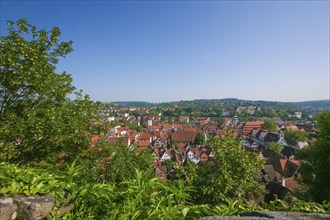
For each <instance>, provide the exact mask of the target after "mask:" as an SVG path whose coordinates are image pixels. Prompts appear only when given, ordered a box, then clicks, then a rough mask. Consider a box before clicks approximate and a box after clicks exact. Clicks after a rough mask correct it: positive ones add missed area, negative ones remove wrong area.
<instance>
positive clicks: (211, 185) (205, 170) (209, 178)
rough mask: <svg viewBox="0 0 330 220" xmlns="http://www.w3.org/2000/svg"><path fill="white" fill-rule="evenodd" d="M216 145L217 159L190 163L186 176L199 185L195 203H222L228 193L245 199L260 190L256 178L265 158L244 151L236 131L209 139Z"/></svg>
mask: <svg viewBox="0 0 330 220" xmlns="http://www.w3.org/2000/svg"><path fill="white" fill-rule="evenodd" d="M208 145H209V146H210V147H211V148H212V149H213V151H214V154H215V161H208V162H207V163H205V164H200V165H198V166H188V168H189V169H190V170H189V172H188V171H187V172H186V174H187V179H188V180H189V181H190V182H191V183H192V186H194V187H195V188H196V189H199V190H198V191H196V192H195V193H194V194H193V196H192V197H193V199H194V201H195V202H196V203H210V204H214V205H215V204H219V203H223V202H225V200H226V198H227V197H230V198H233V199H236V200H244V199H248V198H250V197H251V196H252V192H254V193H257V192H258V191H259V190H260V186H261V183H260V182H259V181H258V180H257V179H258V177H259V176H260V172H261V169H262V162H261V161H260V160H259V159H258V157H257V155H256V154H253V153H250V152H247V151H244V150H243V149H242V148H241V144H240V143H239V142H238V141H237V140H235V138H234V137H233V135H232V134H231V135H228V136H225V137H215V138H211V139H210V140H209V141H208Z"/></svg>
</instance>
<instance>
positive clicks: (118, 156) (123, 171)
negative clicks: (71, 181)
mask: <svg viewBox="0 0 330 220" xmlns="http://www.w3.org/2000/svg"><path fill="white" fill-rule="evenodd" d="M78 161H79V164H80V165H81V166H82V167H83V169H82V170H81V174H80V176H81V178H82V179H83V180H82V181H84V182H89V183H91V182H95V183H96V182H99V183H114V184H120V183H121V182H122V181H124V180H132V179H133V178H134V177H135V169H139V170H143V171H145V172H146V173H149V175H150V173H151V161H152V157H151V152H150V150H149V149H139V148H134V147H132V148H128V147H127V146H126V145H125V144H124V142H123V141H119V142H117V143H112V144H109V143H106V142H101V143H99V144H98V145H96V146H95V147H91V148H89V149H88V150H86V151H84V152H83V153H81V154H80V155H79V160H78Z"/></svg>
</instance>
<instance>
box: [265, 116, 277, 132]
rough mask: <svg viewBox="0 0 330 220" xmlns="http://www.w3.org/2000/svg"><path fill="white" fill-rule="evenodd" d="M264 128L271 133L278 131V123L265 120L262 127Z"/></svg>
mask: <svg viewBox="0 0 330 220" xmlns="http://www.w3.org/2000/svg"><path fill="white" fill-rule="evenodd" d="M262 128H264V129H267V130H268V131H269V132H277V131H278V126H277V124H276V122H275V121H274V120H272V119H266V120H264V124H263V125H262Z"/></svg>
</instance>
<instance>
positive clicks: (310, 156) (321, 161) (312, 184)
mask: <svg viewBox="0 0 330 220" xmlns="http://www.w3.org/2000/svg"><path fill="white" fill-rule="evenodd" d="M329 124H330V111H329V110H327V111H323V112H322V113H321V114H320V115H318V117H317V128H318V130H319V133H318V134H317V141H316V142H315V144H313V145H312V146H310V147H309V148H307V149H303V150H302V151H300V152H299V155H298V156H299V157H300V158H301V159H302V160H303V163H302V165H301V167H300V169H299V171H300V173H301V174H302V181H303V182H304V183H305V184H306V185H307V186H309V188H310V193H311V195H312V196H313V198H314V200H315V201H317V202H322V201H323V200H327V201H330V182H329V181H330V172H329V169H330V167H329V166H330V165H329V164H330V163H329V158H330V150H329V147H330V126H329Z"/></svg>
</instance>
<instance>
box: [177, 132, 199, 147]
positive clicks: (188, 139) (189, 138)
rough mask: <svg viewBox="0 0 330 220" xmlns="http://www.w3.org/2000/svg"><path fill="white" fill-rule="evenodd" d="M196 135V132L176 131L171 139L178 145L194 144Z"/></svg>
mask: <svg viewBox="0 0 330 220" xmlns="http://www.w3.org/2000/svg"><path fill="white" fill-rule="evenodd" d="M196 135H197V132H196V131H176V132H173V133H172V134H171V139H172V140H173V141H175V142H176V143H177V144H179V143H184V144H192V143H194V141H195V138H196Z"/></svg>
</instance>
